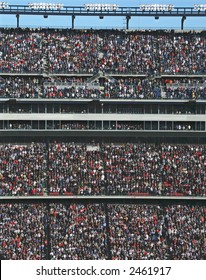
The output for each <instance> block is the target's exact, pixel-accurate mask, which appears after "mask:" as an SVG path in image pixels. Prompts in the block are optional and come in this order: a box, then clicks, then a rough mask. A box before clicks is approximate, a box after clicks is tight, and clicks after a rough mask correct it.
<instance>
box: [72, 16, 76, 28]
mask: <svg viewBox="0 0 206 280" xmlns="http://www.w3.org/2000/svg"><path fill="white" fill-rule="evenodd" d="M74 20H75V16H74V15H73V16H72V29H74Z"/></svg>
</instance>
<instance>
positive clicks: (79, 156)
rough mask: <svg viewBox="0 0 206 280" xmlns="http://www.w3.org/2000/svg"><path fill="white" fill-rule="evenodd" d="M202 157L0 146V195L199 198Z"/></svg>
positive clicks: (179, 152)
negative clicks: (180, 196) (136, 195)
mask: <svg viewBox="0 0 206 280" xmlns="http://www.w3.org/2000/svg"><path fill="white" fill-rule="evenodd" d="M205 153H206V150H205V145H191V144H190V145H173V144H168V145H166V144H160V145H153V144H111V145H108V144H101V145H98V146H96V147H95V148H91V147H90V148H89V146H87V145H86V144H74V143H56V142H55V143H51V144H49V145H48V147H47V145H46V144H43V143H32V144H28V145H14V144H1V145H0V195H1V196H7V195H12V196H19V195H20V196H21V195H23V196H24V195H40V194H42V193H43V192H46V193H50V194H68V193H69V194H72V195H77V194H78V195H104V194H109V195H129V194H131V195H134V194H138V193H140V194H141V193H144V194H146V195H147V194H150V195H177V194H178V195H185V196H205V195H206V188H205V185H206V158H205ZM48 186H49V189H48Z"/></svg>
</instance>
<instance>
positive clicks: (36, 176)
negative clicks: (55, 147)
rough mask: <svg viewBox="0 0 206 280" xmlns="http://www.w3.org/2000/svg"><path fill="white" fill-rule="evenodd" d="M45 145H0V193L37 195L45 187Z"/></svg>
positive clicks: (2, 194)
mask: <svg viewBox="0 0 206 280" xmlns="http://www.w3.org/2000/svg"><path fill="white" fill-rule="evenodd" d="M46 176H47V152H46V145H45V144H41V143H32V144H28V145H20V144H18V145H13V144H1V145H0V195H1V196H4V195H11V196H24V195H37V194H40V193H42V192H43V190H44V188H45V187H46Z"/></svg>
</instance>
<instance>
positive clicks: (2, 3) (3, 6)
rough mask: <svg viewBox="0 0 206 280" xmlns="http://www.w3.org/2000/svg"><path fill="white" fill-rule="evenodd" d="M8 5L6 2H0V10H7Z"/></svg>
mask: <svg viewBox="0 0 206 280" xmlns="http://www.w3.org/2000/svg"><path fill="white" fill-rule="evenodd" d="M8 6H9V5H8V3H7V2H0V9H5V8H8Z"/></svg>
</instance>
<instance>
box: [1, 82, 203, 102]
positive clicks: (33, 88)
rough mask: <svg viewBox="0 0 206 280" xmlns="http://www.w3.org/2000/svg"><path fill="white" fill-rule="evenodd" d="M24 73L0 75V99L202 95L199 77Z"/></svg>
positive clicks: (178, 97)
mask: <svg viewBox="0 0 206 280" xmlns="http://www.w3.org/2000/svg"><path fill="white" fill-rule="evenodd" d="M53 80H54V81H53V82H52V81H51V79H44V78H39V77H35V76H34V77H29V78H28V77H24V76H2V77H0V97H1V98H46V99H51V98H52V99H54V98H56V99H63V98H70V99H74V98H75V99H81V98H84V99H139V100H142V99H170V100H172V99H200V100H204V99H205V98H206V87H205V79H204V78H202V79H200V78H184V79H183V78H179V79H177V78H169V79H165V78H161V79H157V78H156V79H150V78H141V79H140V78H137V77H129V78H128V77H115V79H114V78H113V77H112V76H111V77H105V78H99V79H98V81H96V82H87V79H86V78H84V79H80V78H78V77H76V78H75V77H73V78H65V77H56V78H54V79H53Z"/></svg>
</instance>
